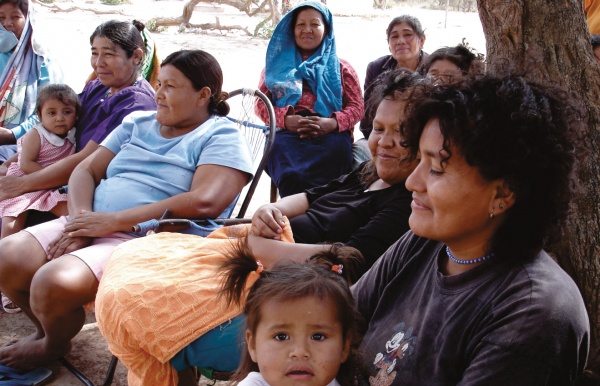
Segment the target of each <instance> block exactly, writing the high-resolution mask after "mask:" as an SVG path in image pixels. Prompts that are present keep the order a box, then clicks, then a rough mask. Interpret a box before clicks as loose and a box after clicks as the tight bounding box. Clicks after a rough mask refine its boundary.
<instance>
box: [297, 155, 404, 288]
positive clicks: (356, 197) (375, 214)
mask: <svg viewBox="0 0 600 386" xmlns="http://www.w3.org/2000/svg"><path fill="white" fill-rule="evenodd" d="M364 166H365V164H362V165H361V166H359V167H358V168H357V169H356V170H355V171H353V172H352V173H350V174H348V175H345V176H342V177H340V178H338V179H337V180H334V181H332V182H331V183H329V184H327V185H325V186H322V187H316V188H312V189H309V190H307V191H306V194H307V198H308V202H309V204H310V205H309V208H308V210H307V211H306V213H304V214H302V215H300V216H297V217H294V218H292V219H291V220H290V225H291V227H292V231H293V233H294V240H295V241H296V242H297V243H305V244H318V243H327V242H342V243H344V244H346V245H348V246H351V247H354V248H356V249H358V250H359V251H360V252H361V253H362V254H363V256H364V258H365V260H366V264H365V266H364V269H363V270H362V271H361V272H360V273H359V275H357V277H355V278H353V279H358V277H360V275H362V273H364V272H366V271H367V269H368V268H369V267H371V266H372V265H373V263H374V262H375V261H376V260H377V258H379V256H381V255H382V254H383V252H385V250H386V249H387V248H388V247H389V246H390V245H392V244H393V243H394V242H395V241H396V240H398V239H399V238H400V237H401V236H402V235H403V234H404V233H406V231H408V229H409V227H408V218H409V217H410V212H411V209H410V203H411V201H412V195H411V193H410V192H409V191H408V190H406V187H405V186H404V184H397V185H394V186H390V187H389V188H385V189H381V190H374V191H367V192H365V189H366V187H365V186H364V185H363V184H362V183H361V182H360V178H359V174H360V171H361V170H362V169H363V168H364Z"/></svg>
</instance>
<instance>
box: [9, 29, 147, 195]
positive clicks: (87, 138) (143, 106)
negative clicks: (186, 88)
mask: <svg viewBox="0 0 600 386" xmlns="http://www.w3.org/2000/svg"><path fill="white" fill-rule="evenodd" d="M143 29H144V25H143V24H142V23H140V22H137V21H134V22H133V23H131V22H128V21H117V20H111V21H107V22H105V23H102V24H101V25H99V26H98V27H97V28H96V29H95V30H94V32H93V33H92V35H91V36H90V45H91V49H92V53H91V64H92V68H93V69H94V72H95V73H96V76H97V78H98V79H96V80H93V81H91V82H89V83H88V84H87V85H86V87H85V88H84V90H83V92H82V93H81V94H79V100H80V101H81V111H82V113H81V115H80V117H79V120H78V122H77V131H76V135H75V140H76V141H75V150H76V153H75V154H73V155H70V156H68V157H66V158H65V159H63V160H60V161H58V162H56V163H55V164H53V165H51V166H49V167H47V168H44V169H41V170H38V171H37V172H34V173H31V174H28V175H25V176H21V177H16V176H6V177H3V178H0V200H6V199H8V198H14V197H18V196H21V195H23V194H25V193H29V192H34V191H38V190H43V189H52V188H58V187H61V186H63V185H65V184H66V183H67V182H68V181H69V176H70V175H71V172H72V171H73V169H74V168H75V166H77V164H79V163H80V162H81V161H82V160H83V159H84V158H86V157H87V156H89V155H90V154H92V153H93V152H94V151H95V150H96V149H98V144H99V143H101V142H102V141H103V140H104V139H105V138H106V136H108V134H109V133H110V132H111V131H113V130H114V129H115V127H117V126H118V125H120V124H121V122H122V121H123V118H125V117H126V116H127V115H128V114H130V113H131V112H133V111H140V110H143V111H154V110H156V102H155V101H154V89H153V88H152V86H150V84H149V83H148V82H147V81H146V80H145V79H143V78H142V77H141V76H140V71H141V69H142V65H143V62H144V58H145V57H146V46H145V44H144V39H143V38H142V35H141V33H140V31H141V30H143ZM3 166H8V165H6V164H5V165H3Z"/></svg>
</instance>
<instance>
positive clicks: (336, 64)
mask: <svg viewBox="0 0 600 386" xmlns="http://www.w3.org/2000/svg"><path fill="white" fill-rule="evenodd" d="M259 88H260V90H261V91H263V92H264V93H265V94H266V95H267V96H268V97H269V98H270V99H271V101H272V102H273V106H274V107H275V115H276V119H277V127H279V128H280V129H282V131H280V132H278V133H277V136H275V144H274V146H273V150H272V152H271V155H270V156H269V160H268V163H267V166H266V170H267V173H269V175H270V176H271V179H272V180H273V181H274V183H275V185H276V186H277V188H278V189H279V194H280V195H281V197H285V196H289V195H292V194H296V193H301V192H303V191H304V190H305V189H307V188H311V187H315V186H321V185H325V184H327V183H329V182H330V181H331V180H334V179H336V178H338V177H339V176H341V175H342V174H346V173H348V172H350V170H351V167H352V141H353V130H354V125H356V123H357V122H358V121H359V120H360V119H361V118H362V116H363V111H364V107H363V99H362V92H361V89H360V81H359V80H358V76H357V75H356V72H355V71H354V69H353V68H352V67H351V66H350V64H349V63H348V62H346V61H344V60H342V59H339V58H338V57H337V54H336V46H335V39H334V34H333V17H332V15H331V12H330V11H329V9H328V8H327V7H326V6H325V5H324V4H322V3H320V2H316V1H307V2H302V3H300V4H298V6H296V7H295V8H294V9H292V11H290V12H289V13H288V14H287V15H286V16H284V18H283V19H282V20H281V21H280V22H279V24H278V25H277V28H276V29H275V31H274V32H273V36H272V37H271V41H270V42H269V47H268V48H267V58H266V67H265V70H264V71H263V73H262V74H261V79H260V84H259ZM256 112H257V114H258V116H260V117H261V118H262V119H263V120H265V121H266V119H267V118H268V115H267V110H266V106H265V105H264V104H263V103H260V104H257V106H256Z"/></svg>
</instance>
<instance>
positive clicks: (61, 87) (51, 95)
mask: <svg viewBox="0 0 600 386" xmlns="http://www.w3.org/2000/svg"><path fill="white" fill-rule="evenodd" d="M51 99H56V100H59V101H60V102H61V103H63V104H65V105H69V106H73V107H75V114H76V115H77V116H80V115H81V102H80V101H79V96H78V95H77V93H76V92H75V91H74V90H73V89H72V88H71V87H69V86H67V85H66V84H52V83H51V84H47V85H45V86H43V87H42V88H40V89H39V91H38V95H37V100H36V106H35V112H36V113H37V115H38V117H40V118H41V117H42V108H43V107H44V103H46V102H47V101H49V100H51Z"/></svg>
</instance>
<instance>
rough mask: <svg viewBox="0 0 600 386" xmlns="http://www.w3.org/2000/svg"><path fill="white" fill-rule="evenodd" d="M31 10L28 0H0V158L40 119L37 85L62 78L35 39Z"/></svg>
mask: <svg viewBox="0 0 600 386" xmlns="http://www.w3.org/2000/svg"><path fill="white" fill-rule="evenodd" d="M33 12H34V10H33V8H30V4H29V0H0V24H1V26H0V90H2V92H1V93H0V162H4V161H6V160H7V159H8V158H10V157H11V156H12V155H14V154H15V153H16V151H17V147H16V145H14V144H15V143H16V141H17V139H19V138H21V137H22V136H23V135H25V133H26V132H28V131H29V130H30V129H31V128H32V127H33V126H35V125H36V124H37V123H39V119H38V117H37V115H36V114H35V99H36V97H37V90H38V88H40V87H42V86H43V85H45V84H48V83H62V80H63V76H62V71H61V69H60V67H59V66H58V63H57V62H55V61H53V60H51V59H50V57H49V55H48V53H47V51H46V49H45V47H42V46H41V45H40V44H39V42H37V41H36V35H35V34H36V32H37V30H36V29H35V25H34V24H33V23H34V20H35V18H33V17H31V16H32V15H33ZM13 71H14V72H13ZM23 89H25V92H17V91H18V90H23Z"/></svg>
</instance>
